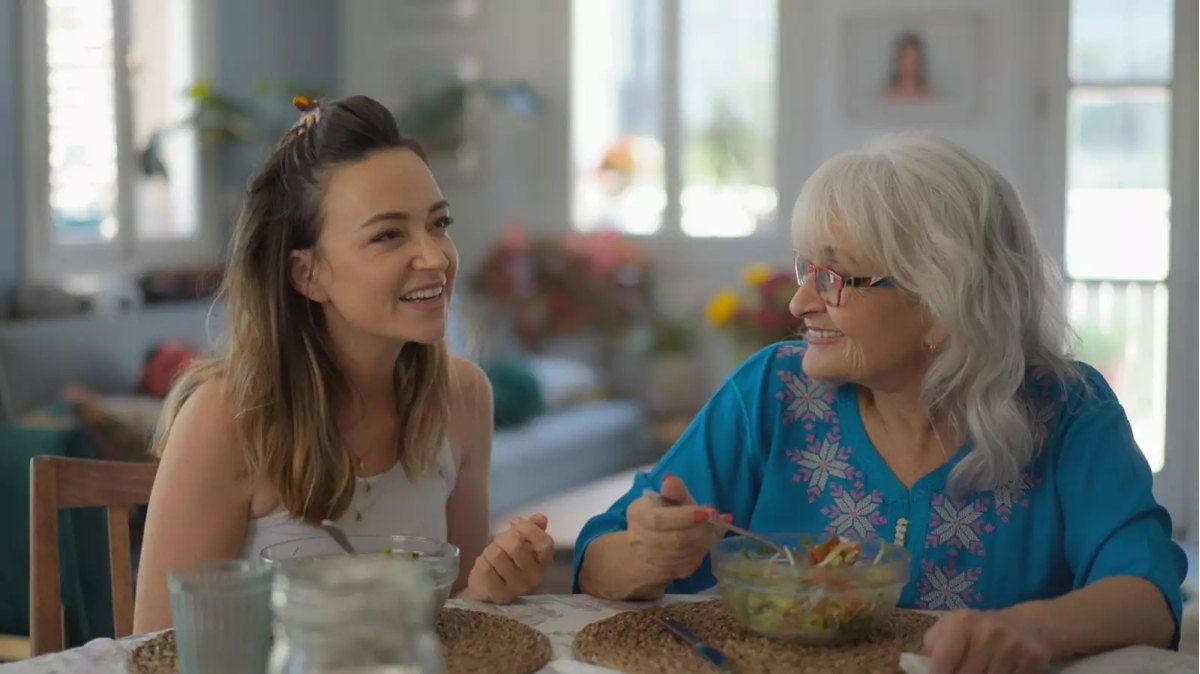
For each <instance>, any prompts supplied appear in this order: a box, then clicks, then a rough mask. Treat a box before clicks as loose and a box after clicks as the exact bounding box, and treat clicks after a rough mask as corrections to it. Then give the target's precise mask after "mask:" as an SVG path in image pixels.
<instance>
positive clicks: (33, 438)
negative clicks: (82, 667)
mask: <svg viewBox="0 0 1200 674" xmlns="http://www.w3.org/2000/svg"><path fill="white" fill-rule="evenodd" d="M44 455H50V456H68V457H75V458H84V459H94V458H96V450H95V447H94V445H93V444H92V441H91V439H90V438H89V437H88V435H87V434H86V433H85V432H84V431H83V430H81V429H79V428H77V427H74V426H69V427H62V428H43V427H35V426H18V425H6V424H0V512H3V513H4V516H5V520H6V525H5V526H3V527H0V634H12V635H28V634H29V464H30V461H31V460H32V459H33V457H35V456H44ZM58 557H59V582H60V590H61V594H62V603H63V609H64V611H65V614H66V626H67V629H66V635H65V638H66V642H67V643H66V645H67V647H68V648H72V647H75V646H81V645H83V644H84V643H87V642H88V641H90V640H92V639H95V638H98V637H111V636H112V635H113V624H112V585H111V579H110V576H109V571H108V519H107V517H106V515H105V512H104V510H103V509H102V508H79V509H74V510H60V511H59V512H58Z"/></svg>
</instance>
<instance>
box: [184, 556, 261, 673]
mask: <svg viewBox="0 0 1200 674" xmlns="http://www.w3.org/2000/svg"><path fill="white" fill-rule="evenodd" d="M273 575H274V574H273V570H272V568H271V566H270V565H269V564H266V563H264V562H263V561H261V560H255V559H236V560H219V561H209V562H201V563H199V564H196V565H193V566H189V567H186V568H181V569H175V570H173V571H171V573H170V574H168V584H169V586H170V588H171V616H172V618H173V620H174V623H175V652H176V654H177V657H178V659H179V673H180V674H216V673H218V672H220V673H221V674H263V673H264V672H265V671H266V670H267V659H268V657H269V656H270V652H271V583H272V580H273Z"/></svg>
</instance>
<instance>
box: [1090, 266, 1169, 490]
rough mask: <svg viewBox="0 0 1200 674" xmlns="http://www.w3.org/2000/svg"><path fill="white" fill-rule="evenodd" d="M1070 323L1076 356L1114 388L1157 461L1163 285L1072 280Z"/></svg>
mask: <svg viewBox="0 0 1200 674" xmlns="http://www.w3.org/2000/svg"><path fill="white" fill-rule="evenodd" d="M1069 298H1070V315H1071V323H1072V325H1073V326H1074V327H1075V330H1076V332H1077V333H1078V335H1079V343H1078V345H1077V347H1076V354H1077V358H1078V359H1079V360H1082V361H1084V362H1087V363H1088V364H1089V365H1092V366H1093V367H1095V368H1096V369H1098V370H1099V371H1100V372H1101V373H1102V374H1103V375H1104V376H1105V378H1107V379H1108V382H1109V384H1110V385H1111V386H1112V387H1113V390H1114V391H1116V393H1117V397H1118V398H1119V399H1120V401H1121V404H1122V405H1123V406H1124V407H1125V412H1126V414H1128V415H1129V421H1130V423H1131V424H1132V426H1133V434H1134V437H1135V438H1136V439H1137V442H1138V445H1139V446H1140V447H1141V449H1142V453H1143V454H1145V455H1146V460H1147V461H1149V463H1150V467H1151V468H1152V469H1153V470H1154V471H1155V472H1157V471H1158V470H1159V469H1161V468H1162V466H1163V456H1164V443H1165V440H1164V435H1165V433H1166V412H1167V401H1166V397H1167V286H1166V284H1165V283H1154V282H1138V281H1076V282H1073V283H1071V285H1070V294H1069Z"/></svg>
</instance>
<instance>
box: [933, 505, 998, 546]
mask: <svg viewBox="0 0 1200 674" xmlns="http://www.w3.org/2000/svg"><path fill="white" fill-rule="evenodd" d="M931 505H932V507H931V509H930V512H929V534H928V535H927V536H926V537H925V547H926V548H933V547H937V546H939V545H945V544H949V545H950V546H951V547H956V548H965V549H967V550H969V551H971V552H972V553H975V554H977V555H982V554H983V540H982V539H981V538H980V534H983V533H984V532H987V533H991V532H992V531H993V530H995V526H993V525H991V524H988V523H987V522H986V521H985V520H984V519H983V515H984V513H986V512H987V510H988V507H987V499H975V500H973V501H965V502H964V501H958V502H953V501H951V500H950V499H948V498H946V497H945V496H944V495H942V494H935V495H934V496H933V499H932V503H931Z"/></svg>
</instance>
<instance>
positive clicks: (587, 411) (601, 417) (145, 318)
mask: <svg viewBox="0 0 1200 674" xmlns="http://www.w3.org/2000/svg"><path fill="white" fill-rule="evenodd" d="M223 328H224V323H223V314H222V312H221V310H220V306H219V305H217V306H213V305H211V304H210V303H207V302H191V303H181V304H171V305H163V306H147V307H143V308H141V309H139V310H138V311H136V312H133V313H114V314H109V315H78V316H68V317H61V318H54V319H40V320H30V321H22V322H13V323H0V421H5V422H8V423H12V422H14V421H15V420H18V419H21V418H27V417H28V415H30V414H34V413H36V412H37V411H38V410H40V409H43V408H45V407H47V406H49V405H51V404H53V403H54V402H55V401H56V400H58V399H59V397H60V395H61V393H62V391H63V389H64V388H65V387H66V386H68V385H79V386H82V387H85V388H87V389H89V390H91V391H94V392H97V393H100V394H103V395H104V397H105V399H106V400H107V401H108V402H109V404H111V405H112V406H114V407H118V408H120V407H124V408H128V409H136V408H137V407H139V406H141V407H143V408H145V409H146V410H147V414H146V415H147V416H152V414H153V412H154V411H156V409H157V408H156V407H155V405H154V401H147V400H144V399H140V398H139V397H138V396H134V395H131V394H132V393H133V392H134V391H135V390H136V387H137V383H138V378H139V376H140V374H141V371H142V366H143V364H144V361H145V357H146V354H147V353H148V352H149V351H150V349H152V348H153V347H154V346H155V345H157V344H159V343H161V342H164V341H172V340H184V341H190V342H192V343H194V344H197V345H206V344H211V343H213V340H216V339H220V338H221V336H222V335H223V331H224V330H223ZM447 342H448V344H449V346H450V350H451V351H452V352H453V353H455V354H457V355H460V356H464V357H468V358H472V359H474V358H475V357H476V353H475V352H474V351H473V350H472V349H471V348H469V347H468V338H467V332H466V330H465V329H464V328H463V325H462V322H461V320H460V318H459V314H458V312H452V318H451V325H450V330H449V334H448V336H447ZM542 371H543V373H548V374H542V376H553V373H554V371H555V369H554V368H542ZM541 383H542V385H543V386H544V387H548V388H554V387H555V386H556V383H555V382H551V381H543V382H541ZM559 397H560V398H562V397H563V396H559ZM653 452H654V446H653V441H652V439H651V437H650V434H649V431H648V428H647V425H646V423H645V419H644V416H643V413H642V411H641V407H640V406H639V405H638V404H636V403H634V402H632V401H627V400H604V399H591V400H565V401H559V402H556V403H554V404H553V405H547V409H546V411H545V412H544V413H542V414H539V415H537V416H536V417H534V418H532V419H530V420H528V421H526V422H525V423H523V424H521V425H519V426H515V427H510V428H503V429H498V430H497V431H496V433H495V436H494V441H493V446H492V473H491V507H492V513H493V514H496V513H504V512H511V511H512V510H513V509H514V508H519V507H520V506H521V504H522V503H527V502H533V501H536V500H539V499H542V498H544V497H546V496H548V495H551V494H554V493H556V492H559V491H562V490H564V489H569V488H571V487H574V486H578V485H581V484H585V483H587V482H590V481H592V480H595V479H597V478H600V477H604V476H605V475H609V474H612V473H616V472H619V471H622V470H625V469H628V468H630V467H632V466H636V465H640V464H642V463H645V462H646V461H647V458H648V457H651V456H652V454H653Z"/></svg>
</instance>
